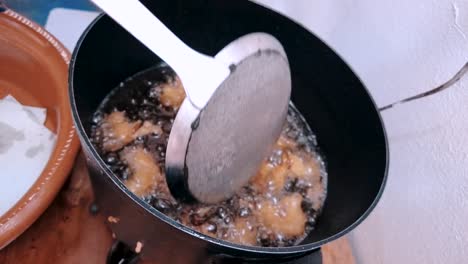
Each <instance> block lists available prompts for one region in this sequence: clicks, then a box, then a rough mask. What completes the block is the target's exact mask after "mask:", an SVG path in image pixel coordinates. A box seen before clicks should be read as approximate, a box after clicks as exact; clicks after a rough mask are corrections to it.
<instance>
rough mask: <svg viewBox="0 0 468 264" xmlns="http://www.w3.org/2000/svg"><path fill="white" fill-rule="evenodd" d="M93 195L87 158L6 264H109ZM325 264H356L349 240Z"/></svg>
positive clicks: (326, 250)
mask: <svg viewBox="0 0 468 264" xmlns="http://www.w3.org/2000/svg"><path fill="white" fill-rule="evenodd" d="M92 201H93V192H92V189H91V185H90V182H89V178H88V173H87V171H86V168H85V164H84V158H83V157H82V156H80V157H79V158H78V159H77V163H76V166H75V168H74V170H73V173H72V175H71V177H70V179H69V180H68V181H67V183H66V184H65V186H64V188H63V189H62V191H61V192H60V194H59V195H58V196H57V198H56V199H55V201H54V202H53V204H52V205H51V206H50V207H49V208H48V209H47V211H46V212H45V213H44V214H43V215H42V216H41V218H39V220H38V221H37V222H36V223H35V224H33V225H32V226H31V228H29V229H28V230H27V231H26V232H25V233H24V234H23V235H22V236H20V237H19V238H18V239H17V240H15V241H14V242H13V243H12V244H10V245H9V246H8V247H6V248H5V249H3V250H1V251H0V263H2V264H18V263H21V264H46V263H47V264H51V263H60V264H82V263H86V264H101V263H105V258H106V255H107V251H108V250H109V247H110V246H111V244H112V242H113V241H112V236H111V233H110V231H109V230H108V229H107V227H106V225H105V219H104V217H103V216H101V215H99V214H97V215H92V214H90V213H89V206H90V204H91V202H92ZM322 255H323V263H324V264H355V260H354V257H353V255H352V252H351V248H350V246H349V243H348V241H347V239H346V238H342V239H339V240H337V241H334V242H332V243H330V244H328V245H325V246H324V247H323V248H322Z"/></svg>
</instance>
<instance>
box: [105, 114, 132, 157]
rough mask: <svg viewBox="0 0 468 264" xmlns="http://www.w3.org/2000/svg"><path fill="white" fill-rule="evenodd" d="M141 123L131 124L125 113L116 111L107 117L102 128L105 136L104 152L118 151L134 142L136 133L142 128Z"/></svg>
mask: <svg viewBox="0 0 468 264" xmlns="http://www.w3.org/2000/svg"><path fill="white" fill-rule="evenodd" d="M140 126H141V121H135V122H130V121H129V120H128V118H127V117H126V116H125V112H120V111H115V112H112V113H110V114H109V115H107V116H106V117H105V118H104V120H103V121H102V124H101V126H100V130H101V132H102V135H103V141H102V148H103V150H104V151H106V152H109V151H116V150H119V149H121V148H123V147H124V146H125V145H127V144H128V143H130V142H132V141H133V139H134V137H133V135H134V134H135V132H136V131H137V130H138V128H140Z"/></svg>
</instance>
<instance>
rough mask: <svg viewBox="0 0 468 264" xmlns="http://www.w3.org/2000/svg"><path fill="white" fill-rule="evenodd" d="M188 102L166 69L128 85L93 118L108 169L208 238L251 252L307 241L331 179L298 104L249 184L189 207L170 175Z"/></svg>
mask: <svg viewBox="0 0 468 264" xmlns="http://www.w3.org/2000/svg"><path fill="white" fill-rule="evenodd" d="M184 98H185V93H184V90H183V87H182V85H181V82H180V81H179V80H178V78H177V77H176V76H175V73H174V72H173V71H172V70H171V69H170V68H169V67H167V66H165V65H159V66H157V67H154V68H151V69H148V70H146V71H143V72H141V73H139V74H137V75H135V76H134V77H132V78H129V79H127V80H126V81H124V82H123V83H121V85H119V87H117V88H116V89H114V90H113V91H112V92H111V93H110V94H109V95H108V96H107V97H106V99H105V100H104V101H103V102H102V104H101V106H100V107H99V109H98V111H97V112H96V114H95V115H94V118H93V126H92V142H93V144H94V145H95V147H96V149H97V150H98V152H99V153H100V154H101V157H102V158H103V160H104V161H105V163H106V164H107V165H108V166H109V168H110V169H111V170H112V171H113V172H114V173H115V175H117V176H118V177H119V178H120V179H121V180H122V181H123V182H124V183H125V185H126V186H127V188H128V189H129V190H130V191H132V192H133V193H135V194H136V195H137V196H139V197H140V198H142V199H144V200H145V201H146V202H148V203H149V204H150V205H151V206H153V207H154V208H156V209H157V210H159V211H161V212H163V213H164V214H166V215H167V216H169V217H171V218H173V219H174V220H176V221H178V222H180V223H182V224H184V225H185V226H187V227H189V228H191V229H194V230H196V231H198V232H200V233H202V234H205V235H207V236H211V237H214V238H218V239H223V240H226V241H229V242H232V243H237V244H242V245H249V246H265V247H283V246H291V245H295V244H298V243H300V242H301V241H302V240H303V239H304V238H305V237H306V236H307V234H309V233H310V232H311V231H312V230H313V228H314V226H315V223H316V221H317V217H318V216H319V214H320V212H321V209H322V207H323V204H324V202H325V198H326V189H327V174H326V170H325V164H324V161H323V159H322V157H321V155H320V154H319V152H318V151H317V142H316V138H315V136H314V134H313V133H312V131H311V130H310V128H309V126H308V125H307V123H306V122H305V120H304V118H303V117H302V115H301V114H300V113H299V111H298V110H297V109H296V108H295V107H294V106H293V105H292V104H291V105H290V107H289V111H288V116H287V121H286V124H285V125H284V128H283V131H282V133H281V136H280V138H279V139H278V141H277V142H276V144H275V146H274V148H273V151H272V153H271V154H270V155H269V156H268V157H267V158H266V159H265V160H264V162H263V164H262V165H261V167H260V169H259V171H258V172H257V174H256V175H255V176H254V177H252V179H251V180H250V182H249V184H248V185H247V186H245V187H243V188H242V189H241V190H239V191H238V192H237V193H236V194H235V195H234V196H233V197H232V198H230V199H229V200H227V201H224V202H222V203H219V204H215V205H213V204H201V203H198V204H186V203H181V202H179V201H177V200H175V199H174V198H173V197H172V196H171V194H170V192H169V189H168V187H167V183H166V179H165V175H164V162H165V150H166V146H167V142H168V138H169V133H170V130H171V127H172V123H173V121H174V118H175V115H176V113H177V110H178V108H179V106H180V104H181V103H182V101H183V99H184Z"/></svg>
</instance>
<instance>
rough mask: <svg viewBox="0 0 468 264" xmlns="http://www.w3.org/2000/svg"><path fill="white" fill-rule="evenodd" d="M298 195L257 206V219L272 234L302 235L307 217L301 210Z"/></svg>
mask: <svg viewBox="0 0 468 264" xmlns="http://www.w3.org/2000/svg"><path fill="white" fill-rule="evenodd" d="M301 203H302V196H301V195H300V194H298V193H294V194H292V195H288V196H284V197H283V198H282V199H281V200H280V201H279V202H277V203H273V202H272V201H269V200H267V201H264V202H262V203H261V204H260V206H258V211H257V214H258V219H259V220H260V221H262V222H261V223H262V224H263V225H264V226H265V227H266V228H268V229H269V230H271V231H272V232H273V233H276V234H282V235H283V236H287V237H294V236H300V235H303V234H304V232H305V223H306V221H307V217H306V215H305V213H304V212H303V211H302V208H301Z"/></svg>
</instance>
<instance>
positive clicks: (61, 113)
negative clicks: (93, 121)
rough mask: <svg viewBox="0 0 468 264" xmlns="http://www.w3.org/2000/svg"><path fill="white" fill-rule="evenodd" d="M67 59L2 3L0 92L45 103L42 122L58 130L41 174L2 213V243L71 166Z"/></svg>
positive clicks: (42, 205)
mask: <svg viewBox="0 0 468 264" xmlns="http://www.w3.org/2000/svg"><path fill="white" fill-rule="evenodd" d="M69 59H70V53H69V51H67V50H66V49H65V48H64V46H63V45H62V44H60V43H59V42H58V41H57V40H56V39H55V38H54V37H52V36H51V35H50V34H49V33H48V32H46V31H45V30H44V29H43V28H41V27H40V26H38V25H37V24H35V23H33V22H31V21H30V20H28V19H26V18H24V17H22V16H20V15H18V14H17V13H15V12H13V11H11V10H8V9H6V8H3V7H2V6H1V4H0V98H3V97H5V96H6V95H8V94H11V95H13V96H14V97H15V98H16V99H17V100H19V101H20V102H21V103H22V104H27V105H31V106H39V107H44V108H47V120H46V126H47V127H48V128H49V129H50V130H52V131H53V132H54V133H56V134H57V144H56V146H55V149H54V151H53V152H52V155H51V156H50V159H49V161H48V163H47V165H46V167H45V169H44V170H43V171H42V172H38V173H41V174H40V176H39V178H38V179H37V180H36V182H35V183H34V184H33V186H32V187H31V188H30V189H29V190H28V191H27V192H26V193H25V194H24V195H23V196H22V198H21V199H20V200H19V201H17V203H16V204H15V205H14V206H13V207H12V208H10V209H9V210H8V211H7V212H6V213H5V214H4V215H2V216H0V249H2V248H3V247H5V246H6V245H8V244H9V243H10V242H11V241H13V240H14V239H15V238H17V237H18V236H19V235H20V234H22V233H23V232H24V231H25V230H26V229H27V228H28V227H29V226H31V225H32V223H33V222H34V221H36V220H37V219H38V218H39V216H40V215H41V214H42V213H43V212H44V211H45V210H46V208H47V207H48V206H49V205H50V204H51V202H52V201H53V199H54V198H55V196H56V195H57V193H58V192H59V190H60V188H61V187H62V185H63V184H64V182H65V180H66V179H67V177H68V175H69V173H70V171H71V169H72V167H73V163H74V161H75V156H76V154H77V151H78V149H79V142H78V137H77V135H76V133H75V127H74V125H73V121H72V119H71V113H70V106H69V101H68V89H67V79H68V63H69ZM3 176H4V177H20V176H21V175H3Z"/></svg>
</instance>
